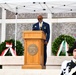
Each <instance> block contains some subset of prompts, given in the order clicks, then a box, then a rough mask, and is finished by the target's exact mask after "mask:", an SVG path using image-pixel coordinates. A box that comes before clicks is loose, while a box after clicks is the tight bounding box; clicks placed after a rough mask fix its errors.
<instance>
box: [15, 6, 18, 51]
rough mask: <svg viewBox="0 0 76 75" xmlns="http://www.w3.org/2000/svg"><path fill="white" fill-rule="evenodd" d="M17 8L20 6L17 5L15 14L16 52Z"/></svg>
mask: <svg viewBox="0 0 76 75" xmlns="http://www.w3.org/2000/svg"><path fill="white" fill-rule="evenodd" d="M17 10H18V8H17V7H16V14H15V19H16V22H15V52H16V37H17V15H18V13H17Z"/></svg>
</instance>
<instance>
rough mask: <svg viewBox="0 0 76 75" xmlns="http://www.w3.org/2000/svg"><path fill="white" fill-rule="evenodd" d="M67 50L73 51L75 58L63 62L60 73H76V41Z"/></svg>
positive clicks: (65, 74)
mask: <svg viewBox="0 0 76 75" xmlns="http://www.w3.org/2000/svg"><path fill="white" fill-rule="evenodd" d="M67 52H68V53H72V54H73V58H72V60H70V61H64V62H63V63H62V66H61V74H60V75H76V42H75V43H74V45H73V46H72V48H70V49H69V50H68V51H67Z"/></svg>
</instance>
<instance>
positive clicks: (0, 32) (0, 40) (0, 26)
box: [0, 24, 1, 43]
mask: <svg viewBox="0 0 76 75" xmlns="http://www.w3.org/2000/svg"><path fill="white" fill-rule="evenodd" d="M0 43H1V24H0Z"/></svg>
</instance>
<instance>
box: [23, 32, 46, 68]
mask: <svg viewBox="0 0 76 75" xmlns="http://www.w3.org/2000/svg"><path fill="white" fill-rule="evenodd" d="M23 38H24V65H23V66H22V69H42V68H43V66H44V40H45V39H46V36H45V33H44V32H43V31H24V32H23Z"/></svg>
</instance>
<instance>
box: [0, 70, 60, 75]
mask: <svg viewBox="0 0 76 75" xmlns="http://www.w3.org/2000/svg"><path fill="white" fill-rule="evenodd" d="M59 74H60V70H59V69H47V70H46V69H42V70H41V69H0V75H59Z"/></svg>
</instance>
